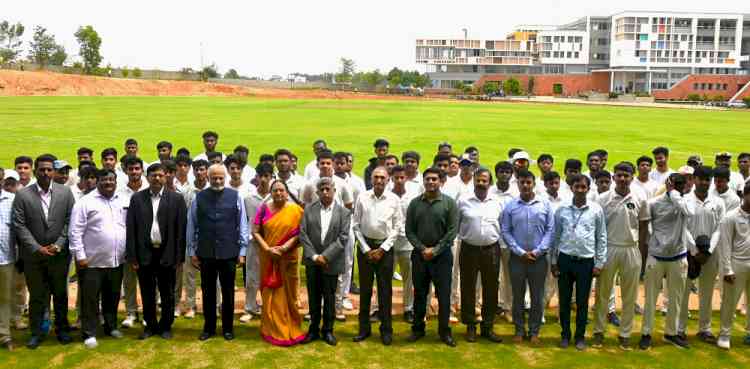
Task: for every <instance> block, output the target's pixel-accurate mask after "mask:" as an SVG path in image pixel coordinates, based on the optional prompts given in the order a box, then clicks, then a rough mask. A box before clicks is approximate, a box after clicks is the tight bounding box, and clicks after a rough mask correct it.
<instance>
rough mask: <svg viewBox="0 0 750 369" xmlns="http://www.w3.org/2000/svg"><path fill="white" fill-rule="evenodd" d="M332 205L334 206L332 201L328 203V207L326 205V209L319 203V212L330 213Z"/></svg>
mask: <svg viewBox="0 0 750 369" xmlns="http://www.w3.org/2000/svg"><path fill="white" fill-rule="evenodd" d="M334 204H335V203H334V202H333V201H331V203H330V204H329V205H328V206H327V207H326V206H325V205H323V203H322V202H321V203H320V210H321V211H331V210H333V205H334Z"/></svg>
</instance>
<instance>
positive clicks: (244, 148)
mask: <svg viewBox="0 0 750 369" xmlns="http://www.w3.org/2000/svg"><path fill="white" fill-rule="evenodd" d="M232 152H235V153H237V152H241V153H245V154H249V153H250V149H248V148H247V146H245V145H237V147H235V148H234V150H232Z"/></svg>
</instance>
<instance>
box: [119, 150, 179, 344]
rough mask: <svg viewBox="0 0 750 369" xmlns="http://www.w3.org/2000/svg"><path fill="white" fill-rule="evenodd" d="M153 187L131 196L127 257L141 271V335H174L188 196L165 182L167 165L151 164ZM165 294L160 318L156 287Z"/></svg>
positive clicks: (150, 174)
mask: <svg viewBox="0 0 750 369" xmlns="http://www.w3.org/2000/svg"><path fill="white" fill-rule="evenodd" d="M146 178H147V179H148V183H149V188H148V189H147V190H143V191H140V192H138V193H136V194H135V195H133V197H132V198H131V199H130V207H129V208H128V218H127V238H126V247H127V251H126V253H127V260H128V263H129V264H130V266H131V267H132V268H133V270H135V271H136V272H137V273H138V283H139V284H140V286H141V300H142V301H143V318H144V319H145V320H146V327H145V328H144V330H143V333H142V334H141V335H140V337H139V339H146V338H149V337H151V336H153V335H155V334H159V335H161V337H162V338H164V339H170V338H172V323H173V322H174V308H175V300H174V293H173V291H174V288H175V283H176V279H175V278H176V275H177V265H181V263H183V262H184V261H185V251H184V250H185V227H186V223H187V209H186V207H185V200H183V198H182V196H181V195H179V194H177V193H176V192H173V191H170V190H168V189H166V187H165V186H164V181H165V176H164V167H163V166H162V164H160V163H156V164H151V166H149V167H148V170H147V176H146ZM157 288H158V289H159V294H160V295H161V319H160V320H159V321H158V322H157V320H156V289H157Z"/></svg>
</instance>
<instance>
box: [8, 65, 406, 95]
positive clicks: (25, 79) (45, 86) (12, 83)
mask: <svg viewBox="0 0 750 369" xmlns="http://www.w3.org/2000/svg"><path fill="white" fill-rule="evenodd" d="M0 96H251V97H252V96H254V97H264V98H279V99H373V100H405V99H414V98H413V97H406V96H383V95H375V94H362V93H353V92H339V91H327V90H288V89H271V88H254V87H245V86H237V85H228V84H219V83H204V82H195V81H163V80H142V79H127V78H106V77H93V76H81V75H76V74H61V73H53V72H20V71H12V70H0Z"/></svg>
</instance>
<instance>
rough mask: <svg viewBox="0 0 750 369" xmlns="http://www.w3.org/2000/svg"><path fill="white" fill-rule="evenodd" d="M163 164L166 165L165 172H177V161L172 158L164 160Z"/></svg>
mask: <svg viewBox="0 0 750 369" xmlns="http://www.w3.org/2000/svg"><path fill="white" fill-rule="evenodd" d="M151 165H153V164H151ZM161 166H162V167H164V172H165V173H175V172H177V162H175V161H174V160H170V159H167V160H164V161H163V162H161ZM149 168H151V166H149ZM146 174H148V170H146Z"/></svg>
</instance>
